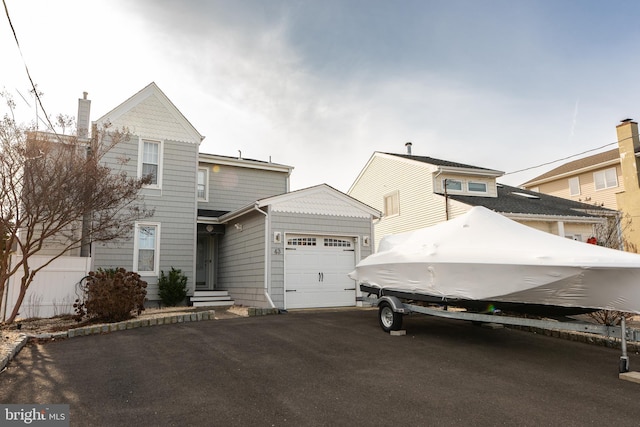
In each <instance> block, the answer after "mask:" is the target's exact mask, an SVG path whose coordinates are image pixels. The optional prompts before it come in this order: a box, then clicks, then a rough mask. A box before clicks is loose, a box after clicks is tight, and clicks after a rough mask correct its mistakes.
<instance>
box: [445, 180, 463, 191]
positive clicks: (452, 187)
mask: <svg viewBox="0 0 640 427" xmlns="http://www.w3.org/2000/svg"><path fill="white" fill-rule="evenodd" d="M444 187H445V189H446V190H447V191H462V181H460V180H458V179H451V178H447V179H445V180H444Z"/></svg>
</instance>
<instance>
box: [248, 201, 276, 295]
mask: <svg viewBox="0 0 640 427" xmlns="http://www.w3.org/2000/svg"><path fill="white" fill-rule="evenodd" d="M253 210H255V211H257V212H260V213H261V214H262V215H264V296H265V297H266V298H267V301H269V305H270V306H271V308H276V305H275V304H274V303H273V301H272V300H271V296H270V295H269V260H270V259H271V257H270V255H271V251H269V214H268V213H267V212H265V211H263V210H262V209H260V208H259V207H258V204H257V203H255V204H254V205H253Z"/></svg>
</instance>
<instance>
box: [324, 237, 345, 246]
mask: <svg viewBox="0 0 640 427" xmlns="http://www.w3.org/2000/svg"><path fill="white" fill-rule="evenodd" d="M324 246H326V247H339V248H350V247H351V242H350V241H349V240H344V239H333V238H325V239H324Z"/></svg>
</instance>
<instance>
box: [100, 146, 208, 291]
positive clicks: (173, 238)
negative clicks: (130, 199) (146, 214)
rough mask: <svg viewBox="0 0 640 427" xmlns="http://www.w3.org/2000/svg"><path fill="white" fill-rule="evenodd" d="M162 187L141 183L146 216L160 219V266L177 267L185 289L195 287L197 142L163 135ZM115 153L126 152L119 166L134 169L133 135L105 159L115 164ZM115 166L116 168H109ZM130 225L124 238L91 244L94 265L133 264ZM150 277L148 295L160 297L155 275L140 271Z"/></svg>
mask: <svg viewBox="0 0 640 427" xmlns="http://www.w3.org/2000/svg"><path fill="white" fill-rule="evenodd" d="M163 147H164V152H163V157H162V159H163V165H162V189H161V190H155V189H143V190H142V192H141V193H142V195H143V196H144V203H145V205H146V206H147V207H152V208H154V209H155V213H154V215H153V217H151V218H149V219H147V220H146V221H149V222H157V223H160V247H159V257H160V258H159V268H160V270H164V271H165V273H166V272H168V271H169V270H171V267H174V268H176V269H180V270H182V273H183V274H185V275H186V276H187V278H188V280H187V286H188V288H189V293H190V294H192V292H193V289H195V271H194V269H195V267H194V265H195V261H194V260H195V246H196V245H195V242H196V195H195V189H196V173H197V172H196V171H197V167H196V165H197V161H198V160H197V159H198V145H197V144H192V143H184V142H175V141H166V140H165V141H164V144H163ZM118 157H125V158H128V159H129V161H128V162H127V163H126V164H124V165H122V169H123V170H124V171H125V172H127V174H128V175H129V176H136V175H137V164H138V138H137V137H133V138H131V141H130V142H129V143H126V144H125V143H123V144H119V145H118V146H116V147H115V148H114V149H113V150H112V152H110V153H109V154H108V155H107V157H106V158H105V161H106V162H108V164H111V165H114V164H117V163H116V162H117V159H118ZM114 169H115V168H114ZM133 249H134V235H133V230H132V231H131V233H130V234H129V236H128V238H126V239H124V240H123V241H121V242H117V243H108V244H97V245H94V253H93V259H94V267H95V268H98V267H102V268H112V267H124V268H126V269H127V270H131V269H133V268H134V267H135V266H134V265H133ZM143 279H144V280H146V281H147V282H148V283H149V287H148V288H147V299H149V300H150V301H154V300H157V299H159V297H158V289H157V277H156V276H143Z"/></svg>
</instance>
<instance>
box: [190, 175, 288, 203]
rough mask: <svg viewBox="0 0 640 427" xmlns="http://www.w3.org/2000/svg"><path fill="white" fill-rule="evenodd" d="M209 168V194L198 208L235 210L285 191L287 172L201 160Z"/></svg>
mask: <svg viewBox="0 0 640 427" xmlns="http://www.w3.org/2000/svg"><path fill="white" fill-rule="evenodd" d="M200 167H201V168H208V169H209V188H208V191H209V198H208V201H207V202H198V207H199V208H200V209H212V210H223V211H235V210H237V209H240V208H242V207H244V206H246V205H248V204H250V203H253V202H255V201H256V200H260V199H263V198H265V197H271V196H276V195H279V194H283V193H286V191H287V178H288V175H287V174H286V173H283V172H277V171H265V170H259V169H252V168H243V167H237V166H229V165H217V164H213V165H212V164H210V163H200Z"/></svg>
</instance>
